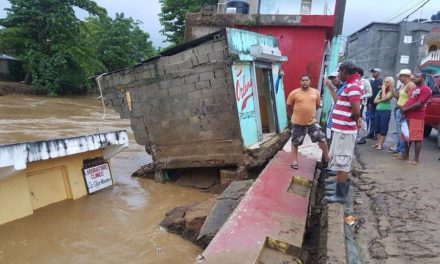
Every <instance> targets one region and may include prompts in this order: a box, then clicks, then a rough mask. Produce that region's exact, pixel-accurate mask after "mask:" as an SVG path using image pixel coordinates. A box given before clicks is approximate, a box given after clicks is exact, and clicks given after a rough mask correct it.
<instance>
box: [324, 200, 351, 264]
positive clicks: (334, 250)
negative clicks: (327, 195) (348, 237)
mask: <svg viewBox="0 0 440 264" xmlns="http://www.w3.org/2000/svg"><path fill="white" fill-rule="evenodd" d="M326 263H329V264H330V263H332V264H345V263H347V257H346V251H345V231H344V206H343V205H341V204H338V203H334V204H328V232H327V262H326Z"/></svg>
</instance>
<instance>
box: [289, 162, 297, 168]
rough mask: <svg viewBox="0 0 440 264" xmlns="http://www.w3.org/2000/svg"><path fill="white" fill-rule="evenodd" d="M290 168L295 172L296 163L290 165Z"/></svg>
mask: <svg viewBox="0 0 440 264" xmlns="http://www.w3.org/2000/svg"><path fill="white" fill-rule="evenodd" d="M290 167H291V168H292V169H294V170H297V169H298V163H292V164H290Z"/></svg>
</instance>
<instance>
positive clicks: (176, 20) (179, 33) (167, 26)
mask: <svg viewBox="0 0 440 264" xmlns="http://www.w3.org/2000/svg"><path fill="white" fill-rule="evenodd" d="M159 3H160V4H161V5H162V8H161V13H160V14H159V20H160V23H161V24H162V26H163V29H162V30H161V31H160V32H161V33H162V35H164V36H165V37H166V40H167V41H169V42H171V43H173V44H175V45H178V44H181V43H183V38H184V34H185V14H186V13H195V12H199V11H200V8H201V6H202V5H204V4H208V5H216V4H217V3H218V0H179V1H176V0H159Z"/></svg>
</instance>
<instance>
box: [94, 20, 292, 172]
mask: <svg viewBox="0 0 440 264" xmlns="http://www.w3.org/2000/svg"><path fill="white" fill-rule="evenodd" d="M286 59H287V58H286V57H284V56H282V54H281V52H280V50H279V49H278V42H277V40H276V39H275V38H273V37H271V36H265V35H261V34H257V33H253V32H249V31H244V30H239V29H231V28H226V29H222V30H220V31H218V32H214V33H212V34H209V35H206V36H204V37H201V38H198V39H195V40H192V41H190V42H187V43H185V44H182V45H180V46H177V47H175V48H172V49H169V50H166V51H164V52H162V53H161V54H160V56H158V57H155V58H152V59H150V60H148V61H145V62H143V63H141V64H139V65H136V66H133V67H131V68H127V69H123V70H120V71H116V72H112V73H108V74H105V75H103V76H102V77H100V78H98V83H99V84H100V86H101V89H102V92H103V95H104V99H105V101H106V102H108V103H111V104H112V105H113V106H114V108H115V109H116V111H117V112H118V113H120V115H121V118H130V121H131V126H132V128H133V131H134V135H135V139H136V142H137V143H138V144H141V145H145V147H146V150H147V152H148V153H149V154H150V155H151V156H152V158H153V161H154V162H153V163H152V164H149V165H148V166H145V167H144V168H143V171H142V172H141V174H142V173H150V172H153V171H155V172H161V171H163V170H168V169H178V168H197V167H219V168H225V167H229V168H231V167H232V168H238V170H235V172H236V173H238V172H240V174H239V175H241V173H243V172H245V171H246V169H252V168H255V167H258V166H261V165H263V164H264V163H265V162H266V161H267V160H268V159H269V158H271V157H272V156H273V155H274V154H275V153H276V151H277V150H278V149H280V148H281V147H282V146H283V145H284V143H285V142H286V141H287V139H288V137H289V133H288V131H287V129H286V128H287V116H286V105H285V96H284V87H283V81H282V71H281V69H280V63H281V61H283V60H286ZM228 175H229V176H228ZM156 176H157V177H161V174H160V173H156ZM223 177H225V178H228V177H230V178H232V179H233V178H235V177H238V176H237V174H234V173H233V172H232V171H230V170H229V171H226V172H224V173H223ZM156 179H157V178H156Z"/></svg>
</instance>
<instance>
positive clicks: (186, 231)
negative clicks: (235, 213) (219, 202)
mask: <svg viewBox="0 0 440 264" xmlns="http://www.w3.org/2000/svg"><path fill="white" fill-rule="evenodd" d="M215 200H216V198H215V197H213V198H211V199H208V200H206V201H204V202H201V203H193V204H190V205H184V206H179V207H177V208H174V209H173V210H171V211H169V212H168V213H166V215H165V219H164V220H162V222H160V224H159V225H160V226H161V227H163V228H165V229H166V230H167V231H168V232H171V233H175V234H179V235H182V237H183V238H185V239H187V240H189V241H191V242H193V243H195V244H197V237H198V236H199V232H200V229H201V228H202V225H203V223H204V222H205V220H206V217H207V216H208V214H209V212H210V211H211V208H212V207H213V206H214V203H215Z"/></svg>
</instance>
